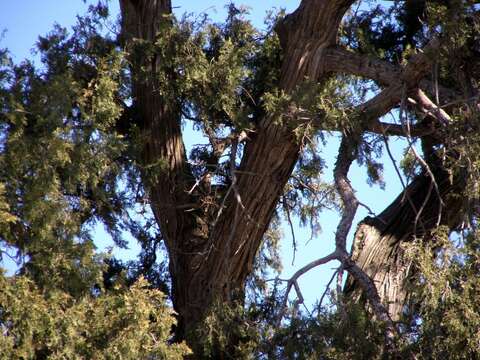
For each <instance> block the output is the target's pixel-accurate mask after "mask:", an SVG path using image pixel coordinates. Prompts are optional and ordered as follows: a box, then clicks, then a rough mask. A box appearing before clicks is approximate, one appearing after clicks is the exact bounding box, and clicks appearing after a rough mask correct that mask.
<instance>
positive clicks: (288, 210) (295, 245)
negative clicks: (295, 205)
mask: <svg viewBox="0 0 480 360" xmlns="http://www.w3.org/2000/svg"><path fill="white" fill-rule="evenodd" d="M282 203H283V209H284V210H285V213H286V215H287V221H288V225H289V226H290V232H291V234H292V243H293V258H292V266H293V265H294V264H295V253H296V252H297V240H296V238H295V230H294V229H293V223H292V218H291V217H290V209H289V207H288V203H287V200H286V199H285V196H282Z"/></svg>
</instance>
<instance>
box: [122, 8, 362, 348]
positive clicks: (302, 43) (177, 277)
mask: <svg viewBox="0 0 480 360" xmlns="http://www.w3.org/2000/svg"><path fill="white" fill-rule="evenodd" d="M352 2H353V1H338V0H337V1H327V0H310V1H303V2H302V5H301V6H300V7H299V9H298V10H297V11H295V12H294V13H293V14H292V15H289V16H287V17H286V18H285V20H284V21H283V22H282V24H280V26H279V27H278V31H279V35H280V38H281V43H282V47H283V50H284V59H285V61H284V64H283V68H282V76H281V80H280V87H281V88H282V89H283V90H285V91H286V92H291V91H293V90H294V89H295V88H296V86H297V85H298V84H299V83H300V82H301V81H303V79H304V78H305V77H309V79H311V80H318V81H322V80H323V79H325V77H326V76H327V74H326V71H325V69H324V64H323V55H322V54H323V51H324V50H325V49H326V48H327V47H329V46H332V45H334V44H335V42H336V36H337V31H338V27H339V24H340V21H341V19H342V17H343V14H344V13H345V11H346V10H347V9H348V7H349V6H350V5H351V3H352ZM120 4H121V11H122V24H123V36H124V38H125V40H126V44H127V47H128V49H129V50H130V53H131V60H132V62H133V66H132V73H133V95H134V108H135V110H136V111H137V112H138V117H139V123H140V124H141V130H142V141H143V142H144V144H143V149H142V157H141V163H142V165H143V168H144V170H143V177H144V182H145V185H146V188H147V189H148V191H149V194H150V201H151V206H152V209H153V212H154V215H155V217H156V219H157V221H158V224H159V226H160V229H161V232H162V235H163V237H164V239H165V242H166V245H167V249H168V252H169V258H170V273H171V276H172V285H173V294H172V296H173V303H174V307H175V310H176V311H177V312H178V313H179V326H178V329H177V331H176V333H177V334H176V335H177V337H179V338H183V337H186V338H187V339H188V340H190V344H191V345H195V341H196V340H195V337H194V336H192V335H190V337H189V333H191V331H192V330H194V329H195V327H196V325H197V324H198V322H199V321H200V320H201V319H202V317H203V316H204V315H205V313H206V312H207V311H208V309H209V307H210V305H211V304H212V302H213V301H215V300H220V301H224V302H228V301H231V300H232V299H234V298H238V297H240V299H241V298H242V296H243V289H244V285H245V280H246V278H247V276H248V275H249V274H250V273H251V271H252V268H253V263H254V258H255V256H256V254H257V251H258V249H259V247H260V244H261V241H262V238H263V235H264V233H265V231H266V230H267V227H268V225H269V222H270V220H271V217H272V215H273V212H274V209H275V206H276V204H277V202H278V199H279V197H280V195H281V194H282V192H283V189H284V186H285V184H286V182H287V181H288V179H289V177H290V175H291V173H292V170H293V168H294V165H295V163H296V161H297V158H298V154H299V149H300V145H299V144H298V142H297V140H296V138H295V137H294V136H293V134H292V132H291V130H289V129H288V127H282V126H281V125H279V124H278V122H277V121H276V120H277V119H273V118H271V117H269V116H267V117H266V118H265V119H263V120H262V121H260V124H259V126H258V127H257V128H256V132H255V133H254V134H253V135H252V136H251V139H250V140H249V142H248V143H247V145H246V147H245V149H244V153H243V158H242V161H241V165H240V170H241V171H239V172H238V182H237V188H238V193H239V195H240V197H241V201H242V204H243V206H244V209H241V208H239V206H240V205H239V203H238V201H237V199H236V196H235V195H236V194H234V192H233V191H232V192H231V195H230V196H229V198H227V199H226V201H225V205H226V208H225V210H224V211H223V213H222V215H221V217H220V218H219V220H218V221H217V222H216V225H215V226H214V227H213V226H211V225H212V224H209V223H208V218H206V216H205V215H204V214H203V213H202V212H201V211H200V210H198V211H188V212H186V211H185V205H186V204H192V203H195V202H198V199H196V198H195V197H194V196H193V195H189V194H188V193H187V190H188V189H189V188H191V186H192V185H193V182H192V181H193V180H194V179H193V176H192V175H191V173H190V171H189V169H188V166H187V162H186V159H185V150H184V146H183V142H182V138H181V131H180V130H181V126H180V125H181V124H180V121H181V118H180V111H179V108H178V105H177V104H176V101H175V99H174V98H173V99H172V97H171V96H170V97H168V98H165V97H164V96H163V95H162V94H161V93H160V92H158V91H157V90H156V89H158V88H159V86H161V85H162V84H158V83H157V80H156V79H157V78H158V77H157V76H156V73H157V72H158V71H159V70H158V69H159V68H160V66H161V63H160V62H161V59H160V58H158V57H157V55H156V54H153V55H152V56H151V57H148V58H145V59H141V60H140V61H138V60H135V59H138V56H137V57H136V56H135V54H134V52H135V42H136V39H140V40H142V41H144V42H145V41H146V42H148V43H154V42H155V39H156V38H157V36H162V33H161V29H162V26H165V24H166V25H167V26H168V24H169V20H168V17H167V18H166V17H165V16H164V15H166V14H167V15H168V14H170V13H171V4H170V1H167V0H120ZM135 61H137V62H135ZM140 67H142V69H143V70H142V72H140V71H139V69H140ZM167 72H168V70H167ZM167 75H168V76H172V77H174V76H175V74H174V72H173V70H172V71H171V74H167ZM158 163H160V164H161V166H160V173H159V174H158V176H156V177H155V180H152V179H151V177H149V176H148V174H147V173H146V170H145V168H151V165H152V164H158Z"/></svg>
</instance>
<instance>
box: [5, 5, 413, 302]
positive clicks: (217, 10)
mask: <svg viewBox="0 0 480 360" xmlns="http://www.w3.org/2000/svg"><path fill="white" fill-rule="evenodd" d="M94 2H95V1H87V4H84V3H83V1H81V0H67V1H60V0H17V1H8V0H3V1H2V2H1V5H0V31H1V30H3V29H6V30H7V32H6V33H5V34H4V37H3V39H2V40H1V41H0V47H7V48H9V49H10V51H11V54H12V55H13V59H14V61H15V62H20V61H21V60H22V59H24V58H31V57H32V54H31V51H30V50H31V49H32V48H33V46H34V44H35V42H36V39H37V36H38V35H44V34H46V33H47V32H49V31H50V30H51V28H52V25H53V24H54V23H59V24H60V25H62V26H66V27H69V26H71V25H73V24H74V22H75V16H76V15H77V14H83V13H84V12H85V10H86V9H87V6H88V4H89V3H90V4H91V3H94ZM299 2H300V1H299V0H284V1H274V0H257V1H253V0H240V1H237V3H238V4H245V5H247V6H249V7H250V8H251V19H252V21H253V22H254V23H255V24H256V25H257V26H262V24H263V18H264V17H265V14H266V11H267V10H268V9H271V8H273V7H277V8H279V7H283V8H286V10H287V12H291V11H293V10H294V9H295V8H296V6H298V4H299ZM228 3H229V1H212V0H209V1H191V0H181V1H180V0H179V1H175V0H173V6H174V7H175V11H176V13H177V14H181V13H184V12H193V13H199V12H207V13H208V14H209V15H210V17H211V18H213V19H214V20H219V21H220V20H221V19H222V18H223V17H224V14H225V9H224V7H225V5H226V4H228ZM110 5H111V11H112V14H114V15H115V16H116V15H117V14H118V2H117V1H110ZM192 141H193V140H192V139H186V142H187V144H188V143H192ZM390 146H391V148H392V151H393V152H394V153H396V154H397V157H398V158H399V157H400V154H401V151H402V149H403V147H404V146H405V143H404V142H402V141H399V140H395V139H392V140H391V144H390ZM337 148H338V139H337V137H336V136H335V135H333V136H332V137H331V139H330V140H329V141H328V144H327V146H325V147H323V146H322V147H320V148H319V151H320V152H321V153H322V154H323V157H324V158H325V159H326V160H327V169H326V174H325V178H326V179H327V180H331V179H332V175H331V172H332V170H333V164H334V162H335V157H336V151H337ZM384 164H385V180H386V183H387V186H386V188H385V190H381V189H379V188H378V187H373V188H371V187H369V186H368V185H367V184H366V171H365V169H360V168H359V167H358V166H356V165H355V166H353V168H352V170H351V171H350V174H349V176H350V179H351V181H352V184H353V186H354V188H355V189H356V190H357V196H358V198H359V199H360V201H362V202H363V203H365V204H368V205H369V206H370V207H371V208H372V209H373V210H374V212H376V213H379V212H381V211H382V210H383V209H384V208H385V207H386V206H387V205H388V204H389V203H390V202H391V201H392V200H393V199H394V198H395V197H396V196H397V194H398V193H399V192H400V191H401V185H400V181H399V180H398V178H397V176H396V174H395V172H394V169H393V167H392V165H391V162H390V160H389V159H387V158H385V159H384ZM366 215H367V213H366V211H365V210H364V209H363V208H360V209H359V211H358V214H357V217H356V221H360V220H361V219H363V218H364V217H365V216H366ZM338 220H339V217H338V215H337V214H336V213H333V212H325V213H324V214H323V215H322V217H321V223H322V228H323V232H322V234H321V235H320V236H319V238H315V239H313V240H312V241H311V242H309V243H308V244H306V242H307V240H308V239H309V233H308V231H306V230H305V229H300V228H298V226H295V231H296V237H297V242H298V245H299V251H298V252H297V254H296V260H295V264H294V266H291V262H292V251H291V244H292V240H291V237H290V230H289V229H288V228H286V227H285V229H284V233H285V240H284V242H283V243H282V254H283V259H284V272H283V273H282V277H283V278H285V277H288V276H289V275H291V274H292V273H293V272H294V271H295V270H296V269H298V268H300V267H301V266H303V265H305V264H307V263H308V262H310V261H312V260H314V259H316V258H319V257H322V256H324V255H327V254H328V253H329V252H331V251H332V250H333V248H334V232H335V228H336V225H337V222H338ZM354 230H355V227H354V228H353V229H352V233H351V234H350V238H352V236H353V231H354ZM96 231H97V232H96V239H97V242H98V244H99V247H100V248H104V247H105V246H106V245H110V244H111V241H110V240H109V239H108V235H106V234H105V232H104V231H102V229H101V227H98V228H97V230H96ZM130 248H131V249H130V251H119V250H118V249H116V251H115V254H117V255H119V256H121V257H122V258H128V257H131V256H134V254H135V252H136V251H138V246H136V244H134V243H132V244H131V245H130ZM334 267H335V264H333V263H329V264H327V265H324V266H323V267H320V268H317V269H315V270H313V271H311V272H309V273H307V274H306V275H304V276H303V277H302V278H301V280H300V286H301V288H302V292H303V294H304V296H305V298H306V301H307V304H311V303H314V302H315V300H316V299H318V298H319V297H320V296H321V294H322V292H323V290H324V286H325V284H326V283H327V281H328V280H329V278H330V276H331V273H332V270H331V269H332V268H334Z"/></svg>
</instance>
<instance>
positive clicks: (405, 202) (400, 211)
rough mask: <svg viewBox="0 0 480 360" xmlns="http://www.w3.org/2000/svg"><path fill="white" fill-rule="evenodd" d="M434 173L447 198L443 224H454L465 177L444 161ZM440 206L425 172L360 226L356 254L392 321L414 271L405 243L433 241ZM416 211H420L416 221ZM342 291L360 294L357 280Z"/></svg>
mask: <svg viewBox="0 0 480 360" xmlns="http://www.w3.org/2000/svg"><path fill="white" fill-rule="evenodd" d="M433 173H434V176H435V180H436V182H437V184H438V188H439V193H440V195H441V198H442V199H443V202H444V205H443V207H442V214H441V218H440V225H446V226H448V227H449V228H454V227H456V226H458V225H459V224H460V222H461V220H462V218H461V209H462V205H463V200H462V197H461V196H458V194H461V192H462V186H461V183H463V181H462V180H461V178H462V177H461V176H460V175H457V176H454V177H452V176H451V174H450V173H449V172H447V171H445V170H443V169H442V168H441V167H440V166H439V167H437V169H436V170H435V169H434V171H433ZM456 195H457V196H456ZM422 207H423V210H421V209H422ZM439 210H440V202H439V197H438V193H437V191H436V190H435V188H434V186H433V184H432V181H431V178H430V176H429V175H428V174H426V173H422V174H420V175H418V176H416V177H415V178H414V180H413V181H412V182H411V183H410V185H408V187H407V189H406V191H405V192H402V193H401V194H400V195H399V196H398V197H397V198H396V199H395V200H394V201H393V202H392V204H390V206H388V207H387V208H386V209H385V210H384V211H383V212H382V213H381V214H380V215H378V216H377V217H375V218H372V217H367V218H365V219H364V220H363V221H362V222H361V223H360V224H359V226H358V228H357V231H356V233H355V237H354V240H353V244H352V259H353V260H354V261H355V262H356V264H357V265H358V266H359V267H360V268H361V269H362V270H363V271H365V273H366V274H367V275H369V276H370V277H371V278H372V280H373V281H374V283H375V285H376V287H377V291H378V294H379V295H380V298H381V299H382V302H383V303H384V305H385V306H387V308H388V312H389V314H390V316H391V318H392V320H394V321H398V320H399V319H400V317H401V315H402V312H403V310H404V306H406V305H407V302H408V297H409V290H410V289H409V280H411V279H412V277H413V276H414V275H415V267H414V265H413V261H412V259H411V258H409V257H408V256H407V254H406V252H405V247H406V246H408V244H409V243H411V241H412V240H413V239H414V238H415V237H416V238H418V239H422V240H423V241H434V236H432V232H433V231H434V230H435V229H436V228H437V222H438V220H439ZM417 214H420V216H419V217H418V220H417V221H416V218H417ZM344 294H345V295H346V297H350V298H353V299H358V298H360V297H361V290H360V288H359V285H358V284H357V282H356V281H355V280H354V279H353V278H352V277H351V276H348V278H347V282H346V284H345V287H344Z"/></svg>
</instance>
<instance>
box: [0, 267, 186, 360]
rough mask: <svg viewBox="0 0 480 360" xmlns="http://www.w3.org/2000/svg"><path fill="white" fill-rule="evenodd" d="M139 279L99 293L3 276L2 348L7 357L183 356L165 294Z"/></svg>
mask: <svg viewBox="0 0 480 360" xmlns="http://www.w3.org/2000/svg"><path fill="white" fill-rule="evenodd" d="M147 285H148V284H147V283H146V281H144V280H142V279H140V280H139V281H138V282H137V283H135V284H134V285H133V286H131V287H129V288H122V287H119V286H117V287H116V288H115V290H114V291H112V292H109V293H101V294H99V295H92V294H85V295H84V296H82V297H80V298H73V297H72V296H70V295H69V294H67V293H65V292H62V291H59V290H52V291H48V292H44V291H41V290H40V289H39V288H38V287H37V286H36V285H35V284H34V283H33V282H32V281H31V280H29V279H28V278H27V277H24V276H17V277H15V278H8V277H5V276H4V275H0V287H1V288H2V291H1V292H0V329H1V331H2V336H1V337H0V349H1V352H2V357H4V358H8V359H38V358H48V359H139V358H142V359H146V358H149V359H165V360H167V359H168V360H170V359H179V360H180V359H183V355H186V354H188V353H189V352H190V351H189V349H188V348H187V346H186V345H185V344H183V343H182V344H171V345H170V344H169V340H170V336H171V335H170V329H171V326H172V325H173V324H174V322H175V321H174V318H173V314H172V312H171V310H170V309H169V307H168V306H167V305H165V299H164V295H163V294H162V293H161V292H159V291H157V290H152V289H149V288H148V286H147Z"/></svg>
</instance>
